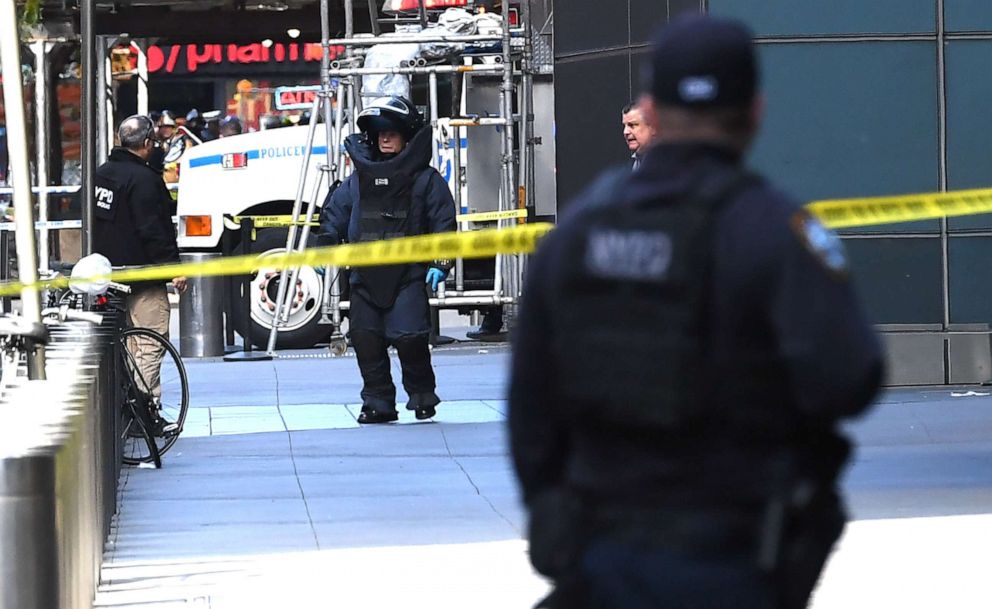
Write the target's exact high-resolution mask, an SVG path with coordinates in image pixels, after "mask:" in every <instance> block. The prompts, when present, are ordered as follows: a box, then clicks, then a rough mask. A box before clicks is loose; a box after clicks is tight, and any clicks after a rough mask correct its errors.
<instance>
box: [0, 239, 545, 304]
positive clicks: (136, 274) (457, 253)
mask: <svg viewBox="0 0 992 609" xmlns="http://www.w3.org/2000/svg"><path fill="white" fill-rule="evenodd" d="M552 228H554V225H553V224H550V223H546V222H544V223H536V224H527V225H524V226H515V227H512V228H504V229H487V230H480V231H472V232H468V233H440V234H436V235H421V236H417V237H404V238H402V239H390V240H387V241H376V242H372V243H354V244H346V245H335V246H331V247H316V248H310V249H307V250H305V251H303V252H290V253H282V254H274V255H270V256H266V257H265V258H264V259H262V260H260V259H259V257H258V254H251V255H247V256H230V257H227V256H225V257H223V258H216V259H214V260H208V261H205V262H196V263H185V264H184V263H180V264H165V265H160V266H154V267H144V268H133V269H124V270H121V271H114V272H113V273H111V275H110V277H109V279H110V280H112V281H116V282H118V283H124V284H127V283H134V282H137V281H167V280H169V279H172V278H173V277H184V276H187V277H191V276H196V277H208V276H219V275H242V274H247V273H251V272H253V271H256V270H257V269H258V268H259V267H260V266H263V265H264V267H265V268H271V269H282V268H287V267H297V266H316V267H321V266H351V267H359V266H376V265H380V264H405V263H409V262H427V261H431V260H444V259H454V258H488V257H490V256H495V255H496V254H523V253H528V252H532V251H534V248H535V247H536V245H537V242H538V240H540V238H541V237H543V236H544V235H545V234H546V233H547V232H548V231H550V230H551V229H552ZM102 279H108V278H107V277H82V278H79V279H73V282H74V283H85V282H88V281H97V280H102ZM68 284H69V281H68V280H67V279H66V278H59V279H56V280H52V281H40V282H37V283H34V284H30V285H28V284H23V283H19V282H13V283H4V284H0V296H14V295H17V294H20V292H21V290H23V289H24V288H32V289H45V288H48V287H51V288H56V289H58V288H63V287H65V286H67V285H68Z"/></svg>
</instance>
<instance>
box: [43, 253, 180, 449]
mask: <svg viewBox="0 0 992 609" xmlns="http://www.w3.org/2000/svg"><path fill="white" fill-rule="evenodd" d="M66 266H67V265H62V264H57V263H56V264H53V265H52V267H53V268H55V269H60V270H65V268H66ZM56 272H58V271H56ZM90 292H91V293H87V290H86V286H83V287H81V288H76V289H71V288H70V289H63V290H57V291H52V292H50V293H49V296H48V298H49V304H50V305H56V304H57V306H50V307H48V308H46V309H45V310H44V311H43V312H42V315H43V317H46V318H53V317H56V318H60V319H65V318H66V316H67V315H68V316H69V317H70V318H72V317H75V318H77V319H78V318H79V315H78V313H79V312H81V311H79V309H81V308H82V306H83V304H84V301H85V299H86V297H87V296H90V297H92V298H93V301H92V305H93V307H92V308H93V311H94V312H97V313H105V314H111V315H114V314H116V315H119V316H120V319H123V320H125V322H126V320H127V319H128V315H127V309H126V306H124V305H123V303H122V302H121V301H122V300H123V299H124V298H125V297H126V296H127V294H129V293H130V292H131V289H130V287H128V286H126V285H123V284H119V283H115V282H106V285H100V286H97V288H96V289H93V290H91V291H90ZM72 311H77V313H70V312H72ZM154 352H159V353H161V354H162V358H161V362H160V365H159V366H158V367H157V368H156V367H154V366H151V365H150V364H149V363H147V362H148V357H149V354H150V353H154ZM112 356H113V365H114V366H115V368H114V370H115V378H116V379H117V381H116V384H117V387H116V388H117V389H118V390H119V391H120V393H119V395H120V399H121V426H120V434H119V437H120V442H121V459H122V461H123V462H124V463H126V464H128V465H139V464H141V463H152V464H154V466H155V467H156V468H158V467H161V464H162V463H161V457H162V455H163V454H165V453H166V452H167V451H168V450H169V449H170V448H172V446H173V445H174V444H175V443H176V440H178V439H179V435H180V434H181V433H182V430H183V425H184V424H185V422H186V414H187V411H188V409H189V379H188V378H187V375H186V367H185V365H184V364H183V361H182V358H181V357H180V355H179V352H178V351H177V350H176V348H175V347H174V346H173V345H172V343H170V342H169V340H168V339H167V338H166V337H165V336H163V335H162V334H160V333H158V332H156V331H154V330H151V329H148V328H138V327H133V326H126V325H125V326H124V328H123V329H121V330H120V331H119V332H117V333H116V336H115V338H114V346H113V350H112ZM143 363H144V365H143Z"/></svg>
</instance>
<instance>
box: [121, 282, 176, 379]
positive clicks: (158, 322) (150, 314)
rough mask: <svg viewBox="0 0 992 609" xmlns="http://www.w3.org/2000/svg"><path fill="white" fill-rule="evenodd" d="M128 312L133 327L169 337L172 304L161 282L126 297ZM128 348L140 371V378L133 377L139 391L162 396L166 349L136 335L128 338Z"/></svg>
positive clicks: (141, 288) (138, 289)
mask: <svg viewBox="0 0 992 609" xmlns="http://www.w3.org/2000/svg"><path fill="white" fill-rule="evenodd" d="M127 312H128V318H129V321H130V323H131V325H132V326H134V327H136V328H148V329H149V330H155V331H156V332H158V333H159V334H161V335H162V336H164V337H166V338H169V315H170V313H171V306H170V305H169V293H168V290H167V289H166V287H165V285H164V284H163V285H149V286H142V287H140V288H136V289H135V290H134V291H133V292H131V294H130V295H129V296H128V297H127ZM127 348H128V350H129V351H130V352H131V354H132V356H133V357H134V360H135V363H136V364H137V368H138V371H139V372H140V373H141V377H142V378H141V379H135V380H136V382H137V383H138V387H139V388H140V389H141V390H142V391H145V390H147V391H148V392H149V393H150V394H151V395H152V396H153V397H156V398H160V397H162V383H161V374H162V357H163V356H164V355H165V348H164V347H162V346H161V345H159V344H158V343H153V342H152V341H150V340H147V339H142V338H136V337H132V338H129V339H128V345H127ZM142 379H143V380H142ZM145 385H147V387H146V386H145Z"/></svg>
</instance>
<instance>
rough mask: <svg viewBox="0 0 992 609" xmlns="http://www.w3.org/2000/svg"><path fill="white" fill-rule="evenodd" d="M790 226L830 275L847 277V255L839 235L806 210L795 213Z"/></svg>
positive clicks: (790, 220)
mask: <svg viewBox="0 0 992 609" xmlns="http://www.w3.org/2000/svg"><path fill="white" fill-rule="evenodd" d="M789 225H790V226H791V227H792V230H793V232H794V233H795V234H796V237H798V239H799V241H800V242H801V243H802V244H803V246H805V247H806V249H807V250H808V251H809V253H811V254H813V257H814V258H816V260H817V261H818V262H819V263H820V264H822V265H823V266H824V267H825V268H826V269H827V270H828V271H830V273H832V274H833V275H835V276H838V277H842V278H843V277H847V271H848V265H847V254H846V253H845V252H844V244H843V243H842V242H841V240H840V237H838V236H837V233H835V232H834V231H832V230H830V229H829V228H827V227H826V226H824V225H823V224H822V223H821V222H820V221H819V220H818V219H817V218H816V217H814V216H813V215H811V214H810V213H809V212H807V211H805V210H802V211H797V212H796V213H794V214H793V215H792V218H790V219H789Z"/></svg>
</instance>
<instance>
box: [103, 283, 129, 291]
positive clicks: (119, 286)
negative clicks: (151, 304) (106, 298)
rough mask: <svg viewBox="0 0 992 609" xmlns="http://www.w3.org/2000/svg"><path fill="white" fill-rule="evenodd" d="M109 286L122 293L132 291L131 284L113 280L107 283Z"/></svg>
mask: <svg viewBox="0 0 992 609" xmlns="http://www.w3.org/2000/svg"><path fill="white" fill-rule="evenodd" d="M107 287H108V288H109V289H111V290H114V291H115V292H121V293H122V294H130V293H131V286H129V285H124V284H123V283H117V282H116V281H111V282H110V283H108V284H107Z"/></svg>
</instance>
